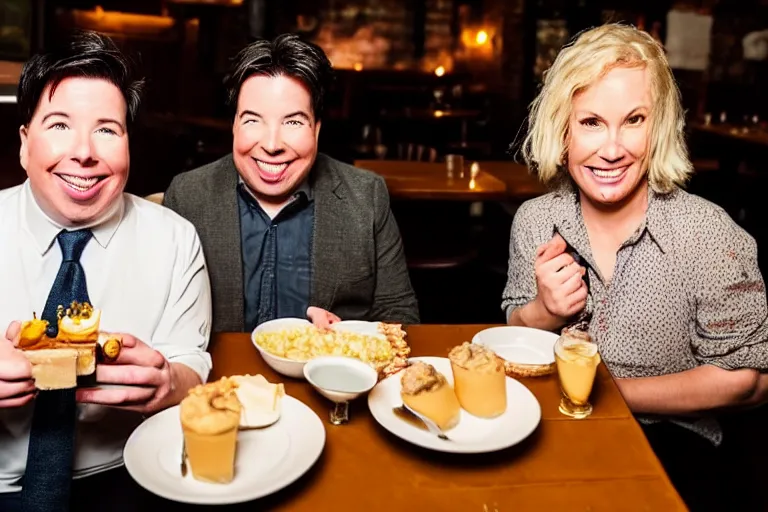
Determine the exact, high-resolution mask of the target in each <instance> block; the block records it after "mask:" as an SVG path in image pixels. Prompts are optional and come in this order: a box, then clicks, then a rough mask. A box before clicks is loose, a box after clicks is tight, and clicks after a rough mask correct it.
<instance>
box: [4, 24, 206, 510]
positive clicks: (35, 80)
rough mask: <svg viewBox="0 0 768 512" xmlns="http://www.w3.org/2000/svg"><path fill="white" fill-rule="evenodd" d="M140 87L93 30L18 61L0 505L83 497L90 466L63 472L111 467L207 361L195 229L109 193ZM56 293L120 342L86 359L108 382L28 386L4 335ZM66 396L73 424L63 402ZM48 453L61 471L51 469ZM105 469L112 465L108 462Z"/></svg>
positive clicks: (22, 506)
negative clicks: (118, 348)
mask: <svg viewBox="0 0 768 512" xmlns="http://www.w3.org/2000/svg"><path fill="white" fill-rule="evenodd" d="M140 86H141V83H140V82H138V81H135V80H134V79H133V78H132V75H131V71H130V66H129V65H128V62H127V61H126V59H125V58H124V56H123V55H122V54H121V53H120V52H119V51H118V49H117V48H116V47H115V45H114V43H112V41H111V40H109V39H108V38H105V37H102V36H99V35H96V34H93V33H85V34H82V35H79V36H77V37H76V38H75V39H74V40H73V41H72V43H71V44H70V45H69V46H66V47H61V48H59V49H57V50H56V51H55V53H53V54H46V55H37V56H35V57H33V58H32V59H31V60H30V61H29V62H28V63H27V64H26V65H25V67H24V71H23V73H22V77H21V82H20V85H19V93H18V94H19V107H20V110H21V113H22V119H23V123H24V124H23V126H22V127H21V128H20V135H21V151H20V158H21V165H22V166H23V167H24V169H25V170H26V172H27V176H28V179H27V181H26V182H25V183H24V184H23V185H20V186H18V187H14V188H11V189H6V190H3V191H0V248H2V251H0V283H2V285H3V290H4V293H2V294H0V510H2V511H8V510H10V511H13V510H24V511H25V512H26V511H49V510H50V511H52V510H57V511H58V510H67V509H68V507H69V503H70V500H71V503H72V507H73V509H77V510H81V509H82V508H81V507H83V504H84V503H86V502H87V501H88V500H89V499H90V498H89V497H88V496H82V495H79V494H88V493H90V492H91V491H89V487H91V488H92V492H96V493H99V489H96V488H95V487H103V485H102V484H99V485H96V486H88V485H85V484H87V483H88V481H91V480H93V479H94V478H96V477H91V478H87V479H85V480H84V481H83V482H84V483H76V484H74V486H73V485H72V478H71V477H72V476H74V478H75V479H79V478H80V477H88V476H90V475H94V474H96V473H101V472H104V471H107V470H111V469H114V468H118V467H119V466H121V464H122V450H123V447H124V445H125V441H126V439H127V437H128V435H129V434H130V433H131V431H132V430H133V429H134V428H135V427H136V426H137V425H138V424H139V423H140V422H141V421H142V417H143V416H145V415H148V414H152V413H154V412H157V411H160V410H162V409H164V408H167V407H169V406H172V405H175V404H178V403H179V401H180V400H181V399H182V398H183V397H184V396H185V395H186V392H187V390H188V389H189V388H190V387H192V386H194V385H196V384H199V383H201V382H205V380H206V379H207V376H208V372H209V371H210V368H211V360H210V356H209V355H208V353H207V352H206V348H207V344H208V338H209V334H210V328H211V295H210V285H209V279H208V272H207V269H206V265H205V261H204V258H203V252H202V249H201V246H200V240H199V239H198V236H197V233H196V232H195V229H194V227H193V226H192V224H190V223H189V222H187V221H186V220H184V219H182V218H181V217H180V216H178V215H177V214H175V213H174V212H173V211H171V210H169V209H166V208H163V207H161V206H159V205H156V204H153V203H151V202H149V201H145V200H143V199H140V198H137V197H135V196H132V195H129V194H125V193H124V192H123V190H124V188H125V184H126V181H127V179H128V168H129V150H128V127H129V124H130V123H131V121H132V120H133V118H134V116H135V114H136V110H137V108H138V104H139V92H140ZM73 244H74V245H73ZM73 247H74V249H73ZM73 250H74V252H73ZM67 254H68V255H67ZM67 269H70V270H67ZM72 269H75V270H72ZM65 270H66V271H65ZM68 272H69V273H68ZM73 276H75V277H73ZM83 276H84V277H83ZM62 283H65V284H62ZM73 290H74V291H73ZM70 292H71V293H75V292H77V293H80V294H85V295H76V296H81V297H88V298H89V299H90V302H91V303H92V304H93V306H94V307H95V308H99V309H101V310H102V317H101V330H103V331H107V332H116V333H122V334H123V342H124V347H123V351H122V352H121V354H120V356H119V358H118V360H117V361H116V362H115V363H113V364H99V365H98V366H97V370H96V377H97V381H98V382H99V385H101V384H109V385H111V386H105V387H92V388H78V389H77V390H72V391H70V394H69V395H67V394H66V393H62V394H61V395H58V394H56V392H43V391H40V392H36V391H35V388H34V383H33V380H32V378H31V377H32V375H31V367H30V364H29V363H28V361H27V359H26V358H25V356H24V355H23V354H22V352H21V351H19V350H18V349H17V348H16V345H15V343H18V334H19V325H20V324H19V321H22V320H25V319H30V318H32V313H33V312H36V313H37V315H38V317H40V316H41V314H43V313H44V309H46V310H47V309H48V303H49V302H50V297H62V296H69V295H66V294H67V293H70ZM57 294H58V295H57ZM61 294H64V295H61ZM73 296H75V295H73ZM6 326H7V331H6ZM3 333H4V334H5V336H3ZM115 385H117V386H115ZM65 391H66V390H65ZM44 398H45V400H44ZM67 400H69V401H71V409H70V410H71V411H72V413H71V414H70V416H71V422H70V423H71V425H72V427H71V428H69V430H70V431H71V432H68V431H67V428H68V427H67V425H68V423H67V421H68V420H67V414H68V413H66V412H61V411H65V410H67V409H66V403H67ZM52 401H53V403H54V404H55V405H56V407H59V406H61V407H62V409H61V411H59V412H58V413H56V414H59V416H57V417H56V418H57V419H56V421H54V422H53V427H52V426H51V424H50V422H49V423H48V424H46V420H44V419H42V418H45V417H48V418H49V419H50V417H51V416H50V415H51V414H53V413H51V412H50V411H47V412H46V410H43V409H44V408H46V407H48V408H49V409H50V407H49V406H50V403H51V402H52ZM46 404H48V405H46ZM46 415H47V416H46ZM33 420H34V421H33ZM41 425H42V426H41ZM51 428H54V429H60V430H61V431H62V432H63V433H56V434H55V435H52V434H51V432H53V431H52V430H51ZM46 429H48V430H47V431H46ZM41 432H42V433H41ZM46 436H47V437H46ZM73 438H74V441H73ZM67 439H68V440H67ZM41 440H42V441H41ZM41 443H42V444H41ZM45 443H48V444H45ZM28 451H29V453H30V455H29V458H28ZM33 453H34V456H33V455H32V454H33ZM66 454H69V455H66ZM147 456H154V454H147ZM62 459H63V460H62ZM62 462H63V463H64V464H63V467H64V468H65V473H64V475H65V476H66V479H64V478H59V481H58V482H56V481H54V480H55V478H56V477H55V476H52V475H55V474H56V471H57V469H56V468H57V467H58V466H59V465H61V464H62ZM117 472H123V473H124V469H122V468H121V469H118V470H116V471H111V472H110V473H112V474H115V475H117V474H118V473H117ZM116 478H119V477H116ZM122 478H125V477H122ZM64 480H66V482H65V481H64ZM102 481H103V480H102ZM106 481H107V482H109V480H106ZM78 486H79V487H78ZM70 487H72V488H73V490H71V491H70ZM78 489H80V491H78ZM107 492H108V491H107ZM100 494H101V495H102V496H103V495H106V493H105V492H104V490H103V489H102V490H101V493H100ZM70 495H71V498H70ZM91 506H93V507H94V509H95V510H115V509H117V507H118V505H116V504H114V503H109V504H108V503H104V502H102V503H100V504H99V503H97V504H91Z"/></svg>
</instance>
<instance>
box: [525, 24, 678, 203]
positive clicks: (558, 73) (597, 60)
mask: <svg viewBox="0 0 768 512" xmlns="http://www.w3.org/2000/svg"><path fill="white" fill-rule="evenodd" d="M617 67H630V68H632V67H645V68H646V69H647V70H648V71H649V72H650V81H651V97H652V101H653V105H652V108H651V113H650V116H649V117H650V123H651V126H650V133H649V138H648V139H649V142H648V159H647V161H648V181H649V183H650V185H651V187H652V188H653V189H654V190H655V191H656V192H659V193H666V192H670V191H671V190H672V189H673V188H675V187H676V186H683V185H685V183H686V181H687V180H688V178H689V177H690V175H691V173H692V172H693V168H692V165H691V162H690V160H689V159H688V150H687V148H686V145H685V136H684V133H683V129H684V126H685V120H684V114H683V107H682V105H681V102H680V90H679V89H678V88H677V83H676V82H675V78H674V76H673V75H672V70H671V69H670V67H669V63H668V62H667V57H666V55H665V54H664V48H662V46H661V45H660V44H659V43H658V42H656V41H655V40H654V39H653V38H652V37H651V36H650V35H649V34H648V33H646V32H643V31H642V30H638V29H636V28H634V27H631V26H626V25H619V24H607V25H603V26H600V27H597V28H593V29H591V30H588V31H586V32H583V33H582V34H581V35H579V36H578V37H577V38H576V39H575V41H574V42H573V43H571V44H569V45H567V46H565V47H564V48H563V49H562V50H561V51H560V53H559V54H558V56H557V58H556V59H555V62H554V64H552V67H551V68H549V70H547V72H546V73H545V75H544V84H543V86H542V89H541V92H540V93H539V95H538V97H537V98H536V99H535V100H534V101H533V103H532V104H531V107H530V115H529V118H528V119H529V125H528V133H527V135H526V137H525V140H524V142H523V146H522V154H523V158H524V159H525V161H526V163H527V164H528V166H529V168H530V169H531V170H533V171H534V172H536V173H537V174H538V176H539V179H540V180H541V181H542V182H543V183H545V184H550V183H552V182H554V181H557V180H558V179H562V178H564V177H565V176H563V175H562V173H567V170H566V169H565V166H566V155H567V153H568V139H569V121H570V118H571V114H572V101H573V98H574V96H575V95H576V94H578V93H579V92H580V91H583V90H584V89H586V88H587V87H589V86H590V85H592V84H593V83H595V82H596V81H598V80H599V79H601V78H602V77H603V76H605V74H606V73H608V72H609V71H610V70H612V69H614V68H617Z"/></svg>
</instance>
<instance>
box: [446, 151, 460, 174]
mask: <svg viewBox="0 0 768 512" xmlns="http://www.w3.org/2000/svg"><path fill="white" fill-rule="evenodd" d="M445 168H446V170H447V171H448V177H449V178H454V177H456V176H458V177H462V178H463V177H464V155H445Z"/></svg>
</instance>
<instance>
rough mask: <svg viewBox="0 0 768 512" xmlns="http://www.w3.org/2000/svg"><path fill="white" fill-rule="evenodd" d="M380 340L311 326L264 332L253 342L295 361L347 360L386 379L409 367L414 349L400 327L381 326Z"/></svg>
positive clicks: (380, 324)
mask: <svg viewBox="0 0 768 512" xmlns="http://www.w3.org/2000/svg"><path fill="white" fill-rule="evenodd" d="M378 331H379V332H380V333H381V334H380V335H378V336H371V335H367V334H360V333H356V332H350V331H345V330H341V329H339V330H333V329H319V328H317V327H315V326H312V325H308V326H306V327H300V328H296V329H286V330H279V331H264V332H258V333H256V334H255V335H254V337H253V341H254V343H256V345H258V346H259V347H260V348H261V349H263V350H265V351H267V352H269V353H270V354H273V355H275V356H278V357H284V358H287V359H291V360H294V361H309V360H310V359H312V358H314V357H318V356H347V357H354V358H355V359H360V360H361V361H363V362H364V363H368V364H370V365H371V366H372V367H373V368H374V369H376V371H378V372H379V374H380V375H382V376H388V375H393V374H395V373H397V372H398V371H400V370H402V369H403V368H405V366H406V364H407V363H406V360H407V357H408V354H409V353H410V348H409V347H408V344H407V343H406V342H405V331H404V330H403V329H402V328H401V326H400V325H399V324H386V323H383V322H379V325H378Z"/></svg>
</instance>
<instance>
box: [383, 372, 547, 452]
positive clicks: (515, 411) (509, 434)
mask: <svg viewBox="0 0 768 512" xmlns="http://www.w3.org/2000/svg"><path fill="white" fill-rule="evenodd" d="M411 360H412V361H424V362H425V363H429V364H431V365H432V366H434V367H435V369H436V370H437V371H439V372H440V373H442V374H443V375H445V378H446V379H447V380H448V382H450V383H451V384H453V373H452V372H451V363H450V361H449V360H448V359H447V358H444V357H412V358H411ZM401 378H402V372H400V373H396V374H395V375H392V376H390V377H387V378H386V379H384V380H383V381H381V382H379V383H378V384H377V385H376V387H375V388H373V390H372V391H371V392H370V394H369V395H368V408H369V409H370V410H371V414H372V415H373V417H374V418H375V419H376V421H378V422H379V424H380V425H381V426H382V427H384V428H385V429H387V430H389V431H390V432H391V433H392V434H394V435H396V436H397V437H399V438H401V439H404V440H405V441H408V442H410V443H413V444H415V445H417V446H421V447H423V448H428V449H430V450H436V451H440V452H448V453H487V452H494V451H498V450H503V449H505V448H509V447H510V446H513V445H515V444H517V443H519V442H520V441H522V440H524V439H525V438H526V437H528V436H529V435H531V433H532V432H533V431H534V430H536V427H537V426H538V424H539V421H540V420H541V407H540V406H539V402H538V400H536V397H535V396H533V393H531V392H530V391H529V390H528V388H526V387H525V386H524V385H522V384H521V383H520V382H518V381H516V380H514V379H512V378H509V377H507V378H506V379H507V410H506V411H505V412H504V413H503V414H502V415H501V416H498V417H496V418H493V419H484V418H478V417H477V416H473V415H471V414H469V413H468V412H467V411H465V410H464V409H462V410H461V419H460V420H459V424H458V425H457V426H456V427H454V428H452V429H451V430H447V431H446V432H445V434H446V435H447V436H448V438H449V439H450V441H445V440H443V439H439V438H438V437H437V436H436V435H434V434H430V433H429V432H428V431H426V430H422V429H420V428H419V427H417V426H414V425H412V424H410V423H408V422H406V421H405V420H403V419H401V418H399V417H397V416H396V415H395V413H393V412H392V408H393V407H397V406H399V405H401V404H402V403H403V401H402V399H401V398H400V388H401V385H400V379H401Z"/></svg>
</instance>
